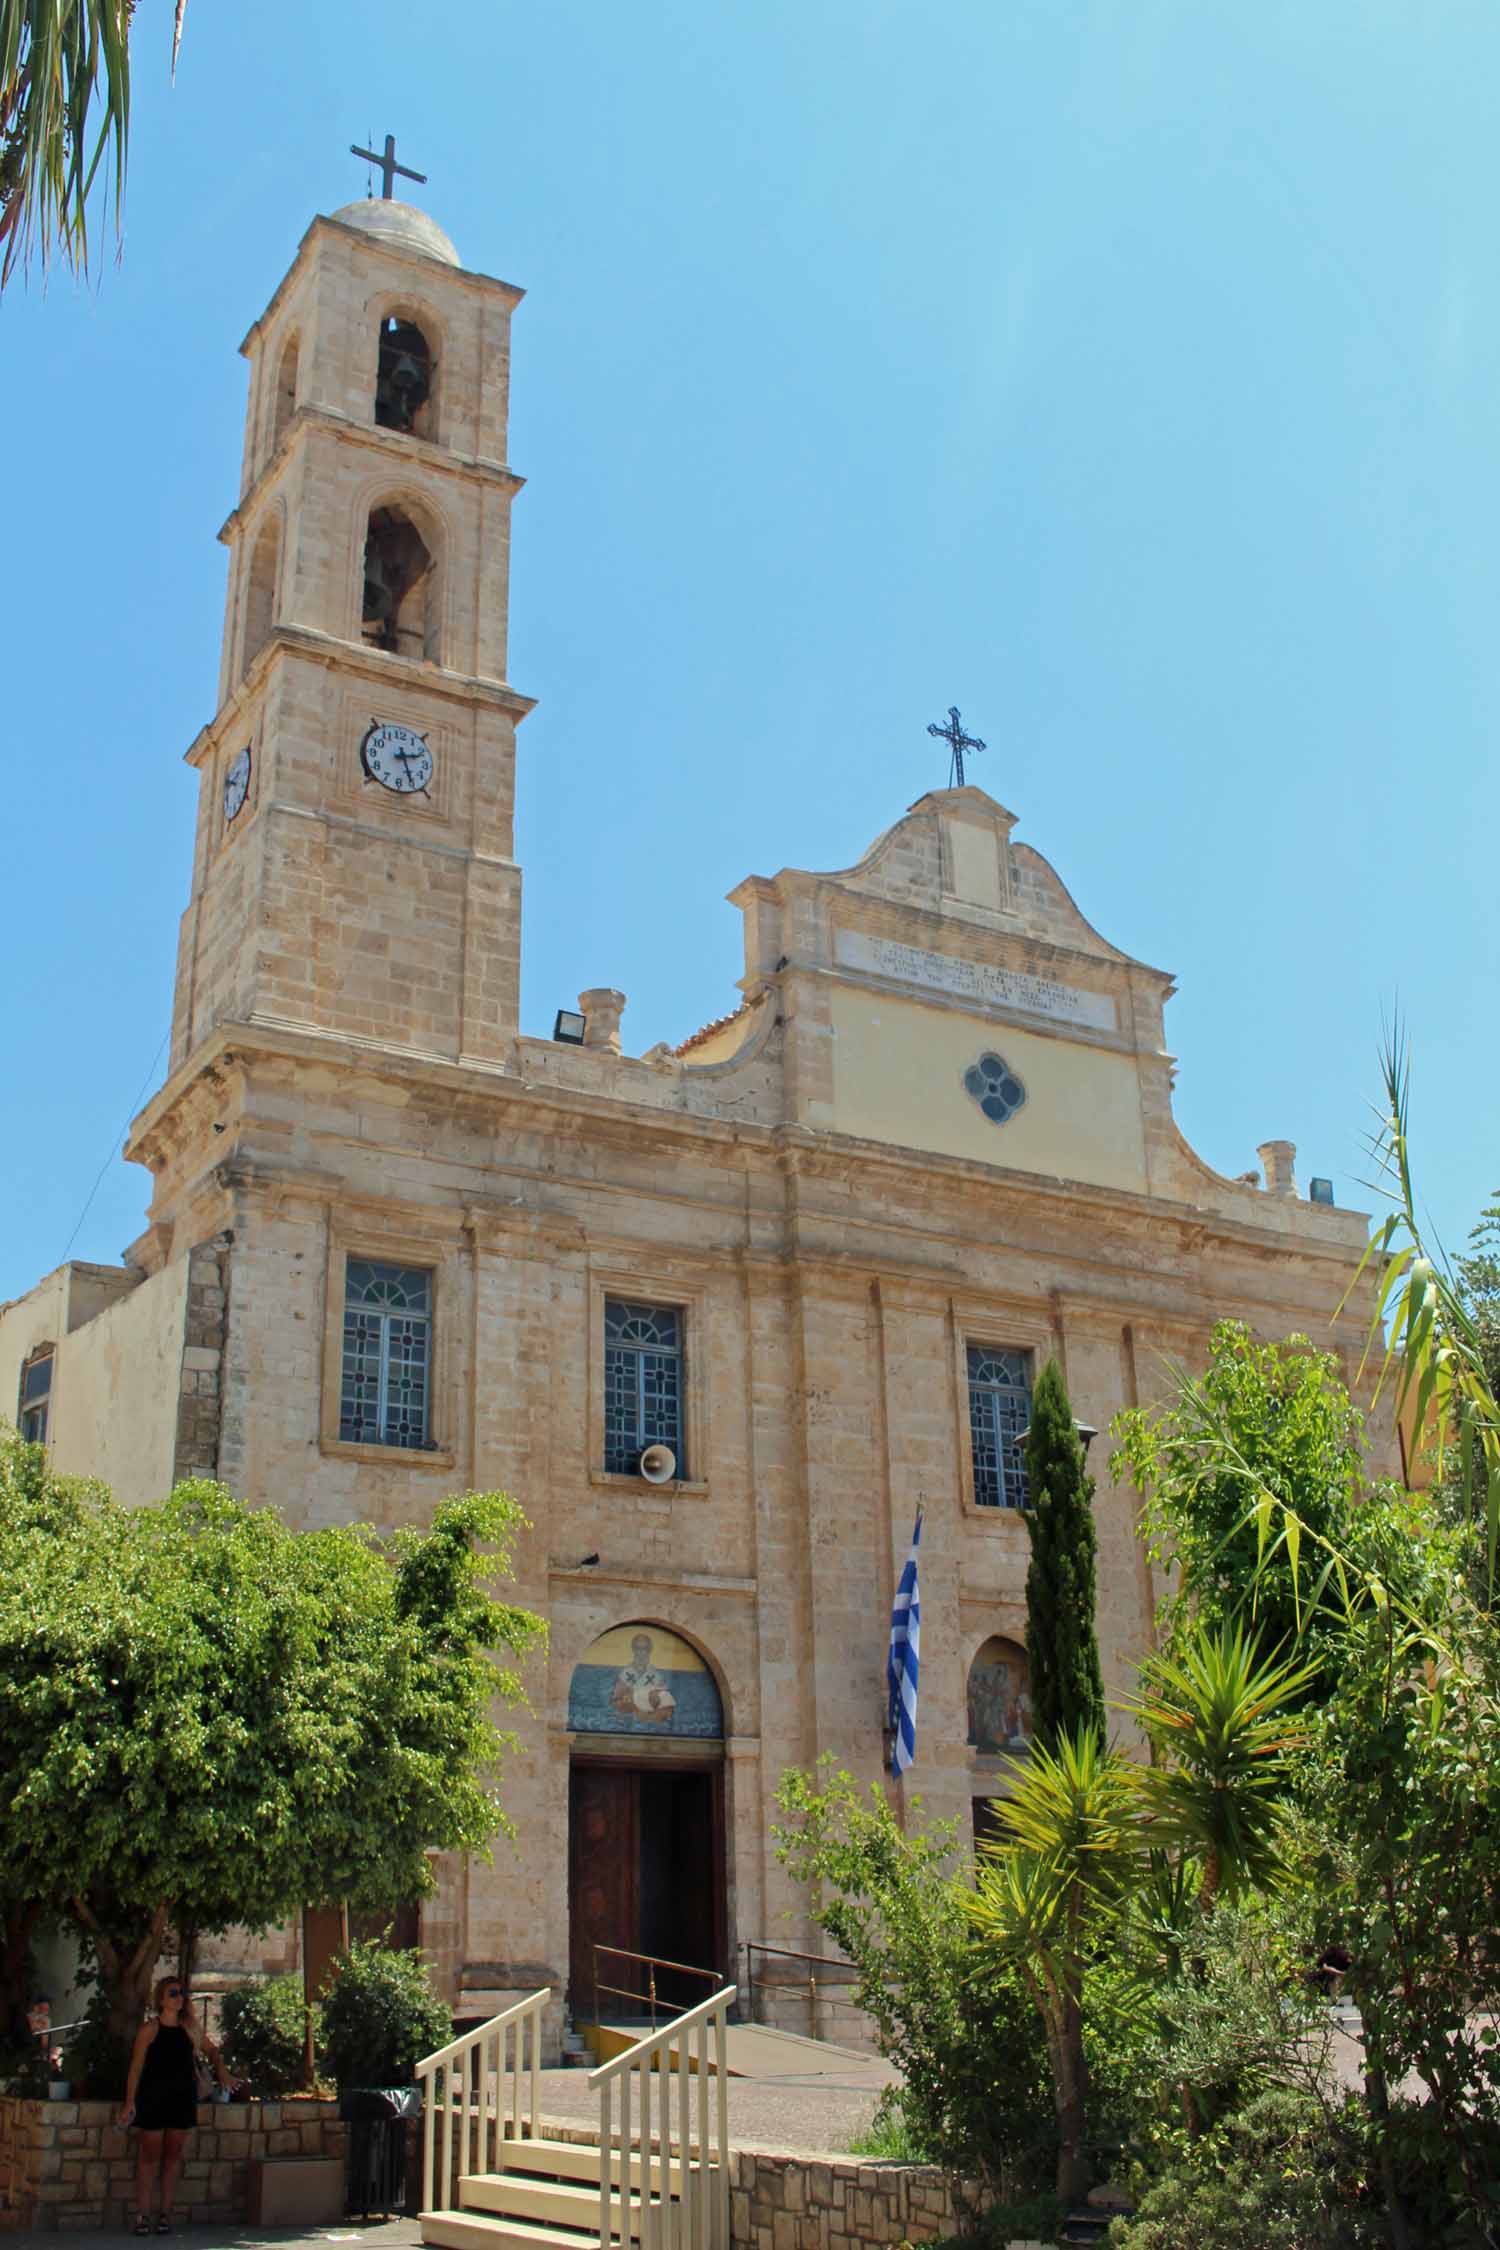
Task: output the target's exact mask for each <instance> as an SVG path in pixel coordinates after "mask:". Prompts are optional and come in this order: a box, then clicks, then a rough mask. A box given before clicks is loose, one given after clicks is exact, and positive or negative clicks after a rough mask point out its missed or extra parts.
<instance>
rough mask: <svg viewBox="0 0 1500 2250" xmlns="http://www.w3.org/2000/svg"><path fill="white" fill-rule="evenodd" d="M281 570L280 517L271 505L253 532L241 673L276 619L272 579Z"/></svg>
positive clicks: (274, 582)
mask: <svg viewBox="0 0 1500 2250" xmlns="http://www.w3.org/2000/svg"><path fill="white" fill-rule="evenodd" d="M280 570H281V517H280V515H279V514H278V513H277V511H276V509H275V508H274V507H272V508H271V509H270V510H269V511H268V513H267V515H266V519H265V521H264V523H262V525H261V527H260V529H259V530H258V531H257V532H256V534H255V543H254V545H253V546H252V547H251V549H250V570H249V576H248V578H247V580H246V583H245V644H244V655H243V658H242V660H241V663H240V671H241V674H244V673H245V672H248V671H249V669H250V666H251V665H252V664H253V663H254V661H255V658H256V656H257V655H258V654H259V652H260V650H261V649H262V648H264V646H265V644H266V642H267V641H268V640H269V638H270V634H271V627H272V626H273V625H274V624H275V622H276V582H277V578H278V576H279V575H280Z"/></svg>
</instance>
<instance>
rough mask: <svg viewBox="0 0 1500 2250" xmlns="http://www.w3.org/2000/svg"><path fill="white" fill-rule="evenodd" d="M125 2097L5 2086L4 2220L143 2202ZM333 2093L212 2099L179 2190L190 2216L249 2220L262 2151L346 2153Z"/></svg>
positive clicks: (0, 2161)
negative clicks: (324, 2097)
mask: <svg viewBox="0 0 1500 2250" xmlns="http://www.w3.org/2000/svg"><path fill="white" fill-rule="evenodd" d="M119 2114H120V2105H119V2103H118V2102H50V2101H49V2102H39V2101H27V2100H23V2099H22V2098H21V2097H20V2096H19V2095H16V2094H0V2228H14V2227H35V2228H40V2229H43V2230H44V2231H50V2230H52V2229H53V2228H56V2227H99V2226H118V2225H120V2224H122V2223H123V2222H124V2221H125V2219H126V2217H127V2214H128V2213H129V2212H130V2211H132V2210H133V2209H134V2207H135V2145H134V2141H133V2139H132V2136H131V2135H130V2134H129V2133H127V2132H125V2131H124V2130H122V2128H121V2127H120V2125H119V2124H118V2122H117V2120H118V2118H119ZM344 2133H345V2128H344V2126H343V2125H342V2124H341V2123H340V2122H339V2114H338V2104H337V2102H333V2101H313V2100H301V2099H298V2100H296V2101H282V2102H205V2103H203V2104H202V2106H201V2107H200V2108H199V2111H198V2130H197V2131H196V2132H195V2133H194V2135H193V2138H192V2140H191V2141H190V2142H189V2143H188V2150H187V2160H186V2162H185V2163H184V2165H183V2167H182V2177H181V2181H180V2183H179V2186H178V2190H177V2215H178V2217H179V2218H180V2219H181V2220H182V2221H183V2222H184V2224H192V2225H197V2224H200V2223H201V2222H202V2221H204V2220H209V2219H215V2220H217V2219H243V2218H244V2216H245V2214H246V2212H247V2210H248V2208H249V2187H250V2162H251V2159H252V2158H253V2157H257V2156H336V2157H338V2158H339V2159H340V2160H341V2161H342V2158H343V2155H344Z"/></svg>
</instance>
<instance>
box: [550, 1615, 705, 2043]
mask: <svg viewBox="0 0 1500 2250" xmlns="http://www.w3.org/2000/svg"><path fill="white" fill-rule="evenodd" d="M568 1728H569V1731H570V1732H571V1734H572V1736H573V1752H572V1760H571V1771H570V1774H569V1787H568V1926H569V1933H570V1937H569V1950H570V1996H571V2000H572V2006H573V2011H574V2013H575V2015H579V2016H587V2017H592V2016H593V2015H594V2014H595V2013H596V2000H597V2012H598V2013H599V2014H601V2015H603V2016H605V2017H606V2018H623V2019H625V2020H630V2019H632V2018H633V2017H638V2016H641V2015H644V2014H645V2013H647V2007H648V2003H647V1995H648V1992H649V1982H648V1978H647V1975H646V1973H645V1972H644V1970H643V1969H642V1967H641V1965H640V1963H639V1962H632V1961H630V1960H629V1958H628V1957H629V1956H631V1955H648V1956H651V1957H652V1958H653V1959H655V1960H661V1961H672V1962H681V1963H683V1964H684V1965H685V1966H686V1967H688V1968H696V1969H710V1970H713V1971H715V1972H716V1973H718V1974H720V1975H722V1974H723V1971H724V1966H725V1950H726V1932H725V1916H724V1898H725V1878H724V1711H723V1705H722V1703H721V1701H720V1697H719V1690H718V1686H717V1684H716V1683H715V1680H714V1676H713V1674H712V1672H710V1670H709V1669H708V1666H707V1665H706V1664H705V1663H704V1661H703V1658H702V1657H701V1656H700V1655H699V1653H698V1651H697V1650H696V1649H695V1648H693V1647H692V1646H691V1645H690V1643H689V1642H687V1641H685V1640H683V1639H682V1637H681V1635H680V1634H677V1633H673V1632H670V1631H669V1630H668V1629H667V1628H666V1627H665V1626H662V1625H653V1624H648V1623H646V1622H644V1621H638V1622H634V1623H631V1624H627V1625H616V1626H614V1627H612V1629H611V1630H610V1631H609V1632H607V1633H604V1634H601V1635H600V1637H599V1639H598V1640H597V1641H595V1642H594V1644H593V1646H592V1647H591V1648H589V1649H587V1650H586V1651H585V1652H584V1656H583V1660H582V1662H581V1663H580V1664H578V1665H577V1666H576V1667H575V1669H574V1672H573V1677H572V1680H571V1682H570V1684H569V1689H568ZM596 1947H599V1948H603V1947H618V1948H621V1949H622V1950H621V1952H620V1953H618V1954H614V1955H610V1956H608V1957H606V1956H605V1955H603V1954H596V1951H595V1949H596ZM596 1960H597V1961H598V1970H597V1985H598V1988H599V1989H597V1990H596V1970H595V1962H596ZM652 1974H653V1976H654V1982H655V1986H656V1993H657V2000H658V2004H659V2005H660V2004H664V2005H665V2006H666V2007H667V2009H668V2010H675V2009H678V2008H684V2007H690V2006H692V2005H693V2003H694V2002H695V2001H698V2000H701V1999H703V1998H704V1997H705V1996H706V1995H707V1993H708V1991H709V1990H710V1986H709V1985H708V1984H707V1983H706V1982H705V1980H704V1979H703V1978H701V1977H685V1976H679V1975H675V1974H674V1973H673V1972H672V1971H671V1970H661V1969H658V1970H655V1971H654V1972H653V1973H652ZM608 1986H616V1987H619V1988H621V1989H619V1990H616V1991H609V1990H606V1989H602V1988H604V1987H608Z"/></svg>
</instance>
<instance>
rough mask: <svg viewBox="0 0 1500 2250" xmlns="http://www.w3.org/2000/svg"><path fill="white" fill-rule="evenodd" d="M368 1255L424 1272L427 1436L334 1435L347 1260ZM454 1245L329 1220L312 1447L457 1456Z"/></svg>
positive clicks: (420, 1459) (405, 1463)
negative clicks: (391, 1440)
mask: <svg viewBox="0 0 1500 2250" xmlns="http://www.w3.org/2000/svg"><path fill="white" fill-rule="evenodd" d="M351 1258H355V1259H371V1260H373V1261H374V1262H375V1263H377V1264H379V1265H389V1266H405V1267H407V1268H410V1269H413V1270H416V1269H420V1270H421V1271H422V1272H424V1273H427V1274H429V1275H430V1276H431V1297H430V1309H429V1311H428V1315H427V1323H428V1326H427V1336H428V1345H427V1443H426V1444H425V1445H422V1446H417V1445H388V1444H386V1443H385V1442H384V1441H383V1440H380V1441H372V1440H371V1439H368V1438H346V1437H344V1436H342V1435H341V1434H340V1433H341V1430H342V1426H343V1390H344V1314H345V1309H346V1306H347V1303H348V1268H349V1260H350V1259H351ZM457 1264H458V1257H457V1246H456V1245H455V1244H453V1243H451V1242H447V1241H444V1240H443V1239H441V1238H440V1237H436V1236H433V1235H405V1234H396V1233H391V1234H381V1233H377V1232H376V1231H375V1230H374V1229H373V1228H364V1227H361V1228H360V1229H358V1230H357V1231H354V1230H351V1231H349V1232H347V1233H346V1232H344V1231H343V1230H342V1229H341V1228H340V1227H339V1226H338V1223H337V1220H335V1221H334V1222H333V1224H332V1227H331V1230H330V1239H329V1244H328V1259H327V1267H326V1275H325V1283H324V1306H323V1368H322V1396H321V1404H320V1412H319V1431H318V1446H319V1450H320V1451H321V1452H323V1453H325V1454H332V1455H334V1456H336V1457H338V1458H340V1459H343V1460H347V1461H369V1462H375V1463H384V1464H385V1465H386V1466H387V1467H397V1468H401V1469H404V1470H410V1469H437V1470H440V1471H443V1472H445V1473H446V1472H447V1471H449V1470H451V1469H453V1468H454V1466H455V1465H456V1461H457V1455H456V1452H455V1449H454V1442H453V1434H452V1433H453V1431H454V1429H455V1427H456V1419H457V1418H456V1414H455V1411H454V1403H453V1400H452V1398H451V1397H450V1379H449V1367H450V1363H451V1361H452V1359H453V1351H452V1348H451V1347H452V1322H453V1319H454V1317H455V1313H456V1308H457V1307H459V1306H460V1305H461V1304H462V1302H463V1295H462V1291H461V1288H460V1286H459V1278H458V1272H457Z"/></svg>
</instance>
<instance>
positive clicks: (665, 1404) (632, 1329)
mask: <svg viewBox="0 0 1500 2250" xmlns="http://www.w3.org/2000/svg"><path fill="white" fill-rule="evenodd" d="M648 1445H669V1446H670V1447H671V1448H672V1451H673V1452H674V1453H675V1454H676V1456H677V1474H678V1475H679V1476H686V1474H687V1464H686V1461H685V1459H684V1457H683V1444H682V1315H681V1313H680V1312H678V1311H677V1310H676V1308H675V1307H673V1306H671V1305H634V1304H627V1303H626V1302H625V1301H624V1300H623V1299H622V1298H619V1297H607V1298H606V1299H605V1302H604V1466H605V1468H606V1469H608V1470H613V1471H614V1473H615V1474H616V1475H619V1476H630V1475H631V1474H632V1473H633V1472H634V1470H635V1468H636V1466H637V1464H638V1462H639V1461H640V1457H641V1455H642V1453H643V1452H644V1451H645V1448H646V1447H647V1446H648Z"/></svg>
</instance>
